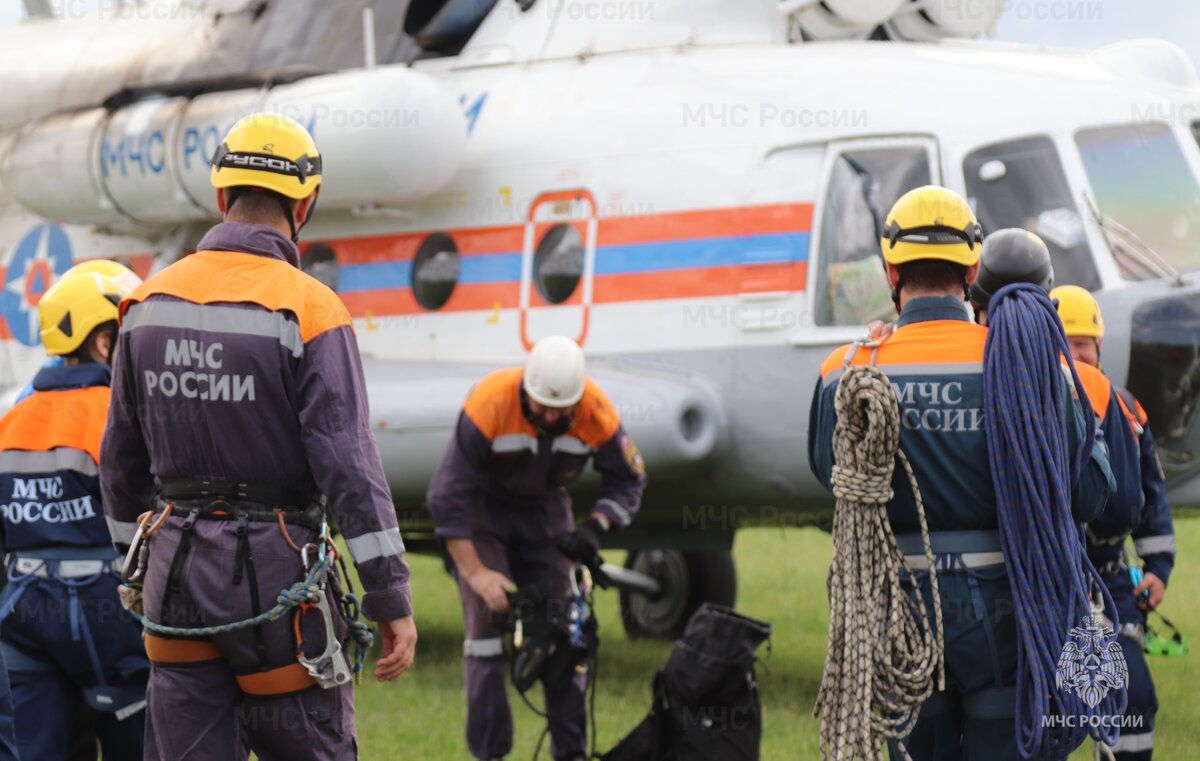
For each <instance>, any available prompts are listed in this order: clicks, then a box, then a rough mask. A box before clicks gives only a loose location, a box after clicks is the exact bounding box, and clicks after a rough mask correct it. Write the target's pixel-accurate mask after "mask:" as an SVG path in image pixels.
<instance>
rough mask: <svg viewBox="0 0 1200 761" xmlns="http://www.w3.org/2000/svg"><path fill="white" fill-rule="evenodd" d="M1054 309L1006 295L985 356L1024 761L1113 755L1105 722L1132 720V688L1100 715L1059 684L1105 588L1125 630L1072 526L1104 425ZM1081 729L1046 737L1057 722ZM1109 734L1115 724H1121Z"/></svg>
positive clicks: (1032, 293)
mask: <svg viewBox="0 0 1200 761" xmlns="http://www.w3.org/2000/svg"><path fill="white" fill-rule="evenodd" d="M1064 356H1065V357H1067V359H1068V366H1069V367H1070V373H1071V376H1072V378H1073V379H1074V381H1075V387H1076V388H1077V389H1080V390H1081V393H1080V394H1079V401H1080V404H1081V405H1082V406H1083V409H1084V420H1085V421H1087V425H1088V426H1089V430H1088V431H1087V433H1086V435H1084V436H1083V437H1082V440H1081V444H1080V446H1079V447H1078V449H1077V450H1076V451H1074V452H1070V451H1068V449H1069V445H1068V438H1067V429H1066V427H1065V426H1064V425H1063V423H1064V421H1066V423H1067V425H1071V424H1073V423H1072V422H1071V421H1073V419H1074V417H1073V416H1074V413H1073V410H1072V409H1071V407H1070V406H1069V401H1068V399H1067V398H1065V397H1064V394H1063V393H1062V384H1063V381H1064V375H1063V364H1062V358H1063V357H1064ZM1070 357H1071V353H1070V348H1069V346H1068V344H1067V339H1066V336H1065V335H1064V334H1063V329H1062V324H1061V323H1060V322H1059V319H1058V315H1057V313H1056V312H1055V309H1054V305H1053V304H1052V303H1051V302H1050V299H1049V297H1047V296H1046V294H1045V292H1043V291H1042V290H1041V289H1040V288H1037V287H1036V286H1032V285H1027V284H1014V285H1009V286H1006V287H1004V288H1002V289H1001V290H1000V291H999V292H998V293H997V294H996V295H995V296H994V297H993V298H992V300H991V304H990V305H989V310H988V338H987V345H986V347H985V349H984V371H983V372H984V420H985V430H986V434H987V442H988V452H989V458H990V461H991V462H990V464H991V471H992V483H993V485H994V486H995V490H996V510H997V515H998V519H999V527H1000V540H1001V546H1002V547H1003V550H1004V556H1005V558H1006V560H1007V562H1008V570H1009V575H1010V578H1011V582H1012V590H1013V603H1014V607H1015V614H1016V625H1017V706H1016V733H1017V748H1018V750H1019V752H1020V753H1021V755H1022V757H1024V758H1038V759H1050V760H1053V761H1059V760H1060V759H1065V758H1066V757H1067V756H1068V755H1069V754H1070V752H1071V751H1072V750H1074V749H1075V748H1077V747H1078V746H1079V745H1080V744H1082V743H1083V741H1084V739H1085V736H1086V735H1087V734H1089V733H1090V734H1091V735H1092V737H1094V738H1095V739H1096V740H1098V741H1101V742H1104V743H1107V744H1109V745H1111V744H1113V743H1114V742H1115V741H1116V738H1117V736H1118V734H1119V730H1118V729H1117V728H1115V727H1111V726H1104V725H1103V724H1102V723H1101V721H1100V720H1101V717H1119V716H1121V715H1123V714H1124V712H1125V704H1126V699H1127V694H1126V691H1125V689H1123V688H1122V689H1113V690H1110V691H1109V693H1108V694H1107V696H1106V697H1105V698H1104V699H1103V700H1101V701H1100V702H1099V703H1098V704H1097V705H1095V706H1088V705H1087V704H1086V703H1085V702H1084V701H1083V699H1082V698H1081V697H1080V696H1079V695H1077V694H1076V693H1075V692H1074V691H1073V690H1072V689H1071V687H1070V686H1069V685H1066V684H1064V685H1062V686H1059V685H1058V684H1057V681H1056V679H1055V673H1056V671H1057V668H1058V661H1059V657H1060V655H1061V654H1062V652H1063V647H1064V645H1065V644H1066V641H1067V639H1068V637H1069V634H1070V632H1071V629H1072V627H1075V626H1079V625H1080V624H1081V623H1082V622H1083V621H1084V620H1085V619H1086V618H1087V617H1088V616H1089V615H1090V614H1091V605H1090V602H1089V592H1090V591H1091V590H1092V589H1097V588H1098V589H1099V590H1101V592H1102V594H1103V599H1104V605H1105V610H1106V611H1108V615H1109V617H1110V618H1111V619H1112V620H1113V622H1114V627H1116V626H1117V624H1116V608H1115V606H1114V605H1113V601H1112V596H1111V595H1110V594H1109V593H1108V590H1107V588H1106V587H1105V585H1104V584H1103V582H1102V581H1101V580H1100V575H1099V574H1098V573H1097V572H1096V569H1095V567H1093V566H1092V563H1091V561H1089V560H1088V558H1087V555H1086V553H1085V552H1084V537H1083V527H1082V526H1081V525H1080V524H1078V523H1076V522H1075V521H1074V519H1073V518H1072V516H1071V491H1072V485H1073V484H1074V483H1076V481H1077V480H1078V479H1079V477H1080V475H1081V473H1082V472H1083V469H1084V468H1085V467H1086V465H1087V462H1088V458H1090V457H1091V450H1092V446H1093V436H1092V431H1091V430H1090V426H1091V424H1092V421H1093V420H1094V419H1095V418H1094V413H1093V412H1092V408H1091V404H1090V403H1089V402H1088V399H1087V395H1086V394H1084V393H1082V389H1083V384H1082V383H1081V382H1080V380H1079V375H1078V374H1077V373H1076V371H1075V366H1074V363H1073V362H1070V361H1069V360H1070ZM1046 717H1051V719H1052V720H1053V718H1054V717H1065V718H1070V720H1069V721H1060V722H1053V721H1052V724H1051V726H1045V718H1046ZM1093 717H1094V719H1093ZM1108 723H1109V724H1111V723H1113V721H1112V719H1109V720H1108Z"/></svg>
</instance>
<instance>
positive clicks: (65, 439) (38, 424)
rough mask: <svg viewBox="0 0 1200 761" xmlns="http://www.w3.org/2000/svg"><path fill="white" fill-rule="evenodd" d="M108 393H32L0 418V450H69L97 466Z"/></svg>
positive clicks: (102, 390) (94, 388)
mask: <svg viewBox="0 0 1200 761" xmlns="http://www.w3.org/2000/svg"><path fill="white" fill-rule="evenodd" d="M111 394H112V392H111V390H110V389H109V388H108V386H89V387H87V388H77V389H69V390H65V391H37V392H35V393H34V394H33V395H32V396H30V397H28V398H26V399H24V400H22V401H21V402H20V403H19V404H17V406H15V407H13V408H12V409H11V410H9V411H8V414H6V415H5V416H4V417H3V418H0V450H5V449H21V450H25V451H28V452H49V451H50V450H52V449H57V448H58V447H71V448H73V449H82V450H84V451H85V452H87V453H88V454H90V455H91V456H92V459H94V460H95V461H96V462H97V464H98V463H99V462H100V439H102V438H103V437H104V426H105V424H106V423H107V422H108V402H109V399H110V397H111Z"/></svg>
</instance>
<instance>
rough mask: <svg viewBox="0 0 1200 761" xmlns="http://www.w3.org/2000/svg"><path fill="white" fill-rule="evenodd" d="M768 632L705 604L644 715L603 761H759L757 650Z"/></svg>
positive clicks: (674, 652)
mask: <svg viewBox="0 0 1200 761" xmlns="http://www.w3.org/2000/svg"><path fill="white" fill-rule="evenodd" d="M770 636H771V625H770V624H768V623H765V622H763V621H758V620H755V619H753V618H749V617H747V616H743V615H741V614H739V613H735V612H733V610H731V609H729V608H726V607H723V606H720V605H712V604H709V603H706V604H704V605H702V606H701V607H700V609H699V610H697V611H696V612H695V614H693V615H692V618H691V620H690V621H688V625H687V628H686V629H685V630H684V633H683V637H682V638H680V639H679V640H678V641H676V642H675V647H674V648H673V649H672V650H671V657H670V658H668V659H667V665H666V666H665V667H663V668H662V669H661V670H659V672H658V674H657V675H656V676H655V677H654V702H653V703H652V704H651V706H650V714H649V715H648V716H647V717H646V718H645V719H644V720H643V721H642V723H641V724H639V725H638V726H637V728H636V729H634V730H633V731H632V732H630V733H629V735H628V736H627V737H626V738H625V739H624V740H622V741H621V744H620V745H618V746H617V747H615V748H613V749H612V750H611V751H609V752H608V753H607V754H605V755H604V756H602V759H603V761H758V753H759V743H760V741H761V739H762V708H761V706H760V705H759V702H758V688H757V685H756V683H755V679H754V661H755V660H756V659H755V657H754V652H755V650H757V649H758V646H759V645H761V644H762V643H763V642H764V641H765V640H766V639H768V638H769V637H770Z"/></svg>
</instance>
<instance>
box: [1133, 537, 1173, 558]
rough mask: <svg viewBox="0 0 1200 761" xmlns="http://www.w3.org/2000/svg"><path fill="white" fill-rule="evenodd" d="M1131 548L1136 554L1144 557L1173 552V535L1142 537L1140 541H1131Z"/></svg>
mask: <svg viewBox="0 0 1200 761" xmlns="http://www.w3.org/2000/svg"><path fill="white" fill-rule="evenodd" d="M1133 548H1134V549H1135V550H1137V554H1139V555H1141V556H1143V557H1145V556H1146V555H1158V554H1161V553H1163V552H1170V553H1172V554H1174V552H1175V535H1174V534H1163V535H1162V536H1144V537H1142V538H1141V539H1134V540H1133Z"/></svg>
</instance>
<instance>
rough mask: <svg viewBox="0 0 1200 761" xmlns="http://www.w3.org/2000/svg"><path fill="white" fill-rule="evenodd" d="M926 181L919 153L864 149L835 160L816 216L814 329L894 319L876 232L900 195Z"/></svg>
mask: <svg viewBox="0 0 1200 761" xmlns="http://www.w3.org/2000/svg"><path fill="white" fill-rule="evenodd" d="M931 181H932V180H931V178H930V174H929V156H928V154H927V153H926V151H925V149H924V148H917V147H892V148H863V149H859V150H849V151H844V152H843V153H841V154H840V155H839V156H838V157H837V159H836V160H835V163H834V166H833V171H832V173H831V175H830V177H829V185H828V188H827V190H826V193H825V201H824V204H823V209H822V212H821V233H820V235H821V240H820V249H819V253H818V256H819V266H820V268H821V269H820V275H819V279H818V286H817V292H816V320H817V324H818V325H863V324H865V323H868V322H870V321H871V320H876V319H885V320H886V319H891V318H892V317H894V316H895V314H896V312H895V308H894V307H893V305H892V299H891V293H892V289H891V286H890V285H888V281H887V272H886V269H885V268H884V265H883V255H882V254H881V253H880V250H879V237H880V231H881V230H882V229H883V222H884V217H885V216H886V215H887V213H888V210H889V209H891V208H892V204H894V203H895V202H896V200H897V199H898V198H900V196H902V195H904V193H906V192H907V191H909V190H912V189H913V188H916V187H920V186H921V185H928V184H929V183H930V182H931Z"/></svg>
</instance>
